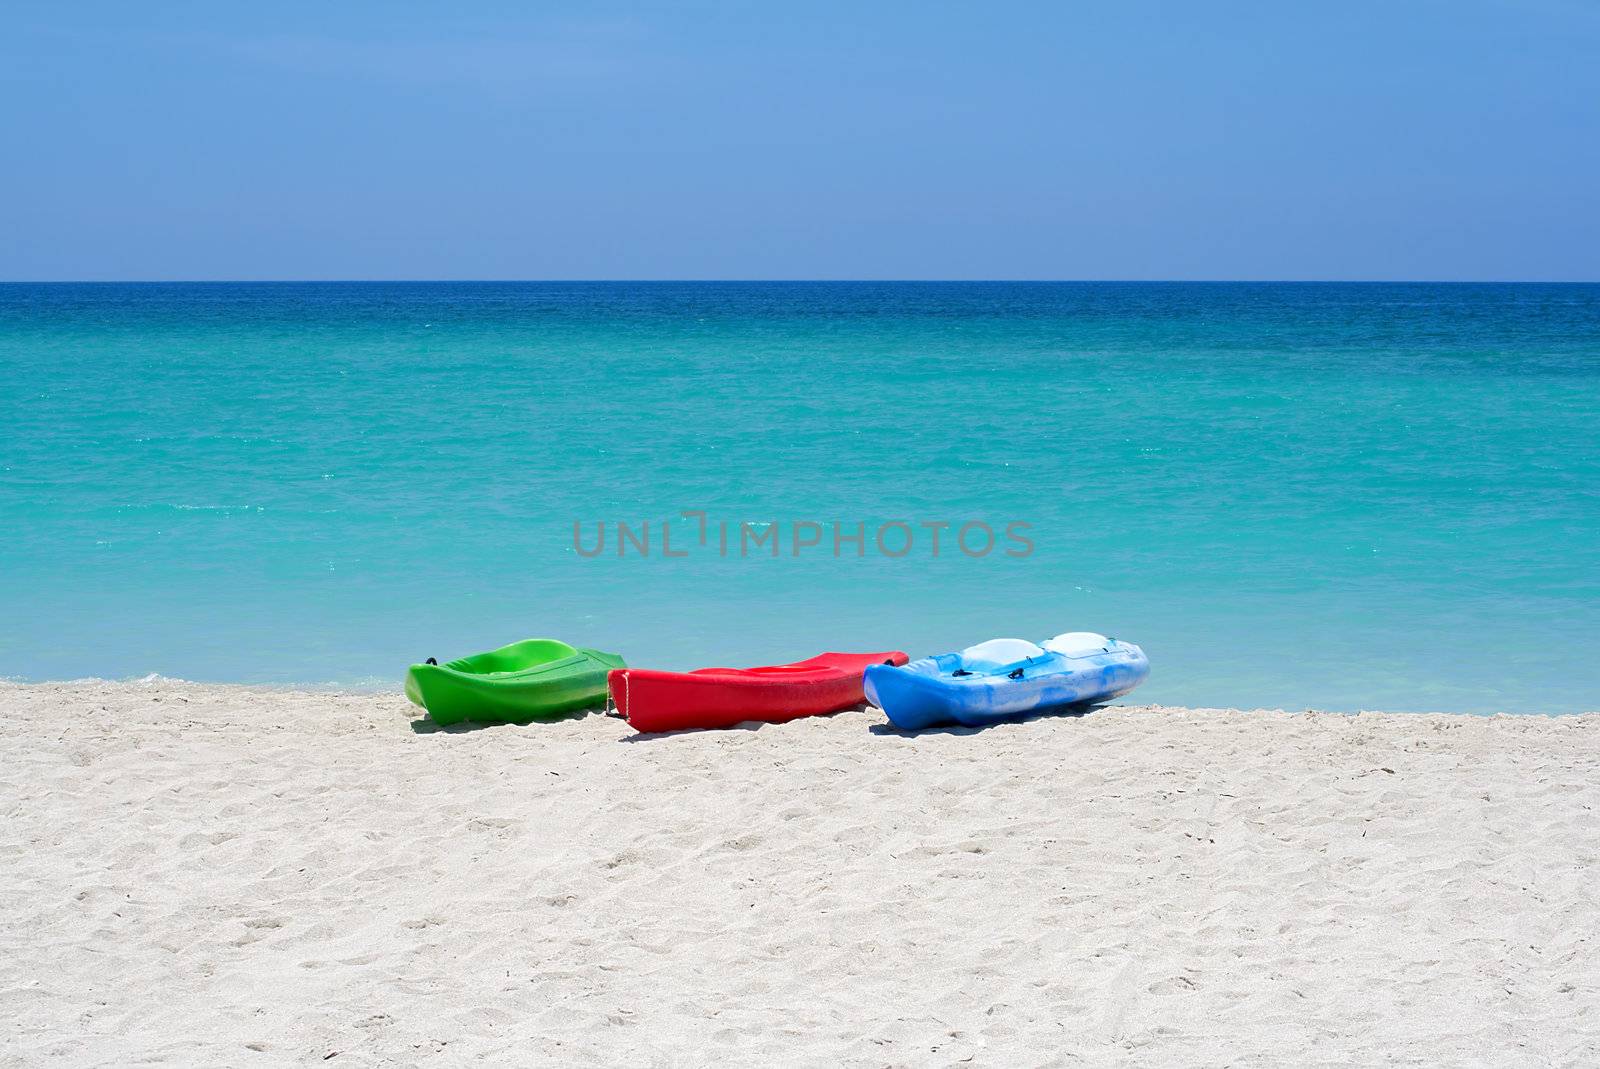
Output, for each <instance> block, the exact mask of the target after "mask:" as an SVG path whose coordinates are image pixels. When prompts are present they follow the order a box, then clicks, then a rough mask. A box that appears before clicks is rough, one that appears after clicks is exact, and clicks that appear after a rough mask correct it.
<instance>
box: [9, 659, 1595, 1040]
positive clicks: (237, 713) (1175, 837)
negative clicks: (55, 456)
mask: <svg viewBox="0 0 1600 1069" xmlns="http://www.w3.org/2000/svg"><path fill="white" fill-rule="evenodd" d="M415 712H416V711H415V710H413V709H412V708H411V707H410V706H408V705H407V704H406V703H405V701H404V700H403V699H402V698H401V697H399V696H398V695H370V694H334V693H310V692H291V691H279V690H252V689H247V688H240V687H228V686H209V685H195V684H186V683H177V682H171V681H165V680H161V681H153V682H148V683H99V682H90V683H63V684H47V685H17V684H3V685H0V732H3V733H4V742H3V752H4V761H3V764H0V804H3V811H4V814H5V821H4V826H3V832H0V834H3V837H4V838H3V845H0V859H3V864H0V906H3V909H4V916H5V922H4V925H3V928H0V992H3V999H4V1003H5V1005H6V1014H5V1016H6V1018H7V1024H6V1027H5V1038H4V1040H3V1047H0V1064H3V1065H6V1066H25V1065H26V1066H34V1065H41V1064H50V1065H56V1064H60V1065H132V1064H147V1063H148V1064H174V1065H255V1064H260V1065H270V1064H278V1063H306V1064H334V1065H341V1066H343V1065H409V1064H414V1063H419V1062H422V1063H427V1064H457V1063H465V1062H470V1061H474V1060H477V1059H484V1060H487V1061H490V1062H495V1063H506V1062H520V1063H539V1064H577V1063H587V1062H605V1063H610V1064H628V1065H670V1064H685V1065H687V1064H699V1063H703V1062H706V1061H721V1062H731V1063H742V1064H756V1063H757V1062H762V1061H775V1062H778V1063H781V1064H829V1063H842V1064H849V1065H872V1066H876V1065H946V1064H958V1063H971V1064H987V1065H1058V1064H1078V1063H1081V1064H1091V1065H1103V1064H1108V1063H1111V1064H1117V1063H1127V1064H1133V1063H1138V1064H1186V1065H1277V1064H1284V1063H1286V1062H1293V1063H1299V1064H1418V1065H1420V1064H1428V1065H1440V1064H1495V1065H1548V1064H1571V1065H1578V1064H1591V1065H1592V1064H1594V1063H1595V1062H1596V1061H1597V1060H1600V896H1597V894H1596V890H1595V873H1596V865H1597V864H1600V823H1597V820H1596V809H1597V807H1600V714H1588V715H1582V716H1568V717H1554V718H1547V717H1537V716H1523V717H1505V716H1502V717H1492V718H1483V717H1469V716H1451V715H1415V714H1382V713H1364V714H1361V715H1359V716H1346V715H1334V714H1320V713H1280V712H1239V711H1236V710H1213V709H1204V710H1188V709H1171V708H1155V707H1148V706H1126V707H1112V708H1107V709H1102V710H1099V711H1096V712H1093V713H1091V714H1088V715H1085V716H1081V717H1073V718H1056V719H1039V720H1032V721H1025V722H1020V723H1008V724H1004V725H1000V726H997V727H993V728H990V729H987V730H982V731H961V732H932V733H926V734H922V735H918V736H904V735H898V734H894V733H891V732H888V731H887V730H885V729H884V728H883V726H882V722H881V718H880V717H879V716H878V715H876V714H873V713H870V712H865V711H862V712H849V713H844V714H840V715H838V716H835V717H831V718H819V719H812V720H805V721H798V722H795V723H792V724H788V725H780V726H774V725H768V726H765V727H762V728H760V729H759V730H739V729H736V730H731V731H720V732H701V733H688V734H679V735H669V736H657V737H648V736H634V735H633V734H632V733H631V732H630V731H629V729H628V728H627V726H626V725H625V724H624V723H622V722H621V721H619V720H617V719H614V718H611V717H606V716H603V715H589V716H586V717H584V718H582V719H577V720H573V721H568V722H565V723H561V724H556V725H543V726H540V725H535V726H532V727H527V728H517V727H493V728H485V729H479V730H466V731H451V732H444V731H434V730H430V728H431V725H428V724H426V723H416V724H414V723H413V721H414V720H415Z"/></svg>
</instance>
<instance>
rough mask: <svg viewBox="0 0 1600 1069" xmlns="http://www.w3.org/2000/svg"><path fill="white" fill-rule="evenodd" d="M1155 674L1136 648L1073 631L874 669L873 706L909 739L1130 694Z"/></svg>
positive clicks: (869, 677) (870, 671)
mask: <svg viewBox="0 0 1600 1069" xmlns="http://www.w3.org/2000/svg"><path fill="white" fill-rule="evenodd" d="M1149 674H1150V659H1149V658H1148V657H1146V656H1145V655H1144V650H1142V649H1140V648H1139V647H1138V646H1135V645H1134V644H1133V643H1131V642H1122V641H1120V640H1118V639H1114V638H1107V637H1106V636H1104V635H1097V634H1095V633H1094V632H1092V631H1069V632H1068V633H1066V634H1064V635H1057V636H1056V637H1055V638H1053V639H1050V640H1049V641H1047V642H1044V643H1041V644H1039V645H1035V644H1033V643H1032V642H1027V641H1024V640H1023V639H1020V638H996V639H991V640H990V641H988V642H982V643H979V644H978V645H976V646H969V647H967V648H966V649H964V650H962V651H961V652H960V653H944V654H940V655H939V656H937V657H924V658H922V659H921V660H919V661H912V662H911V663H910V664H908V665H905V666H904V667H901V668H895V667H892V666H890V665H886V664H875V665H870V666H869V667H868V668H867V671H866V678H865V680H864V684H865V689H866V695H867V700H868V701H869V702H871V703H872V704H873V705H876V706H877V707H878V708H879V709H882V710H883V711H884V712H885V713H886V714H887V715H888V717H889V720H890V722H892V723H893V724H894V726H895V727H897V728H900V729H901V730H902V731H920V730H921V729H922V728H928V727H934V726H936V725H939V724H964V725H966V726H968V727H976V726H978V725H980V724H992V723H994V722H995V721H996V720H1004V719H1006V718H1007V717H1012V716H1021V715H1023V714H1026V713H1039V712H1046V711H1048V710H1051V709H1058V708H1061V707H1063V706H1068V705H1079V704H1082V703H1084V702H1097V701H1106V700H1109V699H1111V698H1115V697H1116V696H1117V695H1119V694H1126V693H1128V691H1130V690H1132V689H1133V688H1134V687H1137V686H1138V685H1139V684H1140V683H1143V682H1144V681H1145V678H1146V677H1147V676H1149Z"/></svg>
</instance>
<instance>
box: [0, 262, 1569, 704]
mask: <svg viewBox="0 0 1600 1069" xmlns="http://www.w3.org/2000/svg"><path fill="white" fill-rule="evenodd" d="M0 375H3V380H0V381H3V387H0V523H3V528H0V529H3V532H4V534H3V537H4V542H3V543H0V608H3V610H4V611H3V612H0V675H3V676H10V677H17V678H24V679H53V678H67V677H79V676H102V677H108V678H119V677H127V676H139V675H143V674H146V673H150V672H157V673H161V674H163V675H170V676H178V677H183V678H189V679H201V680H224V681H250V682H312V683H343V684H355V685H383V684H385V683H393V682H395V681H397V680H398V679H399V678H400V676H401V675H402V673H403V671H404V668H405V665H406V664H407V663H408V662H410V661H412V660H420V659H422V658H424V657H426V656H429V655H434V656H438V657H440V658H441V659H442V658H445V657H452V656H457V655H460V654H463V653H466V652H470V651H474V650H478V649H482V648H486V647H489V646H493V645H498V644H500V643H502V642H506V641H510V640H512V639H516V638H521V637H526V636H535V635H549V636H555V637H561V638H565V639H567V640H569V641H572V642H576V643H580V644H586V645H593V646H598V647H600V648H603V649H610V650H616V651H620V652H621V653H623V654H624V655H625V656H626V657H628V658H629V660H630V661H632V662H633V663H635V664H641V665H653V666H661V667H694V666H699V665H704V664H746V663H763V662H771V661H783V660H790V659H793V658H797V657H804V656H809V655H811V654H813V653H816V652H819V651H821V650H823V649H880V648H901V649H904V650H906V651H908V652H909V653H911V654H913V655H918V654H923V653H928V652H931V651H942V650H948V649H953V648H957V647H960V646H965V645H968V644H971V643H973V642H976V641H979V640H981V639H986V638H990V637H995V636H1018V637H1024V638H1032V639H1040V638H1044V637H1047V636H1049V635H1052V634H1055V633H1057V632H1060V631H1066V630H1074V629H1087V630H1099V631H1104V632H1108V633H1110V634H1113V635H1116V636H1118V637H1122V638H1127V639H1130V640H1133V641H1136V642H1140V643H1142V644H1143V645H1144V646H1145V648H1146V649H1147V650H1148V651H1149V653H1150V656H1151V660H1152V662H1153V665H1154V673H1153V675H1152V677H1151V680H1150V682H1149V683H1148V684H1147V685H1146V686H1145V688H1143V689H1142V690H1141V691H1140V692H1139V696H1140V697H1142V698H1145V699H1148V700H1152V701H1163V702H1171V703H1182V704H1190V705H1215V704H1225V705H1268V706H1285V707H1288V708H1295V709H1298V708H1305V707H1308V706H1312V707H1319V708H1331V709H1358V708H1383V709H1397V710H1412V709H1447V710H1468V711H1479V712H1488V711H1495V710H1511V711H1564V710H1577V709H1593V708H1600V286H1589V285H1550V286H1546V285H1424V284H1415V285H1333V284H1305V285H1300V284H1238V285H1234V284H1148V285H1147V284H1088V283H1084V284H1070V283H1063V284H1046V283H1040V284H1012V283H990V284H967V283H948V284H921V283H905V284H877V283H810V284H799V283H797V284H787V283H772V284H743V283H683V284H670V283H592V284H579V283H573V284H539V283H525V284H491V283H482V284H422V283H419V284H363V283H348V284H336V283H330V284H259V285H258V284H203V285H179V284H173V285H154V284H152V285H115V284H106V285H5V286H0ZM686 510H687V511H693V510H703V511H704V512H705V513H706V516H707V520H708V523H709V524H710V530H709V532H708V534H709V537H708V538H707V544H706V545H705V546H701V545H700V544H699V542H698V537H697V535H698V531H697V525H698V521H697V520H696V519H688V520H685V519H683V518H682V517H681V513H683V512H684V511H686ZM575 521H578V522H581V523H582V524H583V527H582V529H581V530H582V539H581V541H580V542H579V544H580V545H581V546H582V547H583V548H584V549H586V550H587V549H590V548H592V546H593V544H594V532H595V530H596V529H597V528H596V525H597V524H599V523H602V522H603V523H605V524H606V525H607V546H606V551H605V552H604V553H603V554H602V555H600V556H596V557H586V556H584V555H582V554H580V553H578V552H575V549H574V533H573V525H574V522H575ZM617 521H623V522H626V523H628V524H629V525H630V529H631V530H633V531H634V532H635V533H636V534H637V533H638V532H639V531H640V530H641V529H642V525H643V524H644V523H645V522H646V521H648V522H649V523H650V524H651V532H652V543H651V546H650V548H651V551H652V552H651V553H650V554H649V555H648V556H645V555H641V554H639V553H638V552H637V551H636V550H635V548H634V544H633V543H631V542H630V543H628V544H627V553H626V555H625V556H622V557H620V558H619V557H618V555H617V552H616V540H617V539H616V533H615V524H616V522H617ZM662 521H668V522H669V523H671V524H672V526H671V528H670V530H671V538H672V540H673V545H674V549H675V551H677V552H683V553H685V554H686V555H685V556H682V557H673V558H665V557H663V556H661V554H660V524H661V522H662ZM894 521H901V522H904V523H905V524H907V525H908V528H909V530H908V529H907V528H889V529H888V532H887V537H886V542H885V544H886V546H887V547H888V548H889V549H890V550H893V551H898V550H899V549H900V548H901V547H902V545H903V544H904V542H905V537H906V535H907V534H908V533H909V534H910V535H911V536H912V538H913V542H912V546H911V551H910V552H908V553H907V554H906V555H905V556H903V557H889V556H886V555H884V554H883V553H882V552H880V551H879V549H878V547H877V546H876V545H875V544H874V534H875V532H876V531H877V530H878V529H879V528H880V527H881V526H882V525H883V524H886V523H891V522H894ZM722 522H726V523H729V524H730V525H733V528H732V529H733V532H734V533H733V537H732V540H731V544H730V549H729V553H728V555H727V556H723V555H721V554H720V553H719V552H718V545H717V544H718V536H717V533H716V532H717V525H718V524H719V523H722ZM740 522H748V523H750V524H752V525H753V526H752V527H751V528H750V530H751V531H752V532H754V533H765V536H766V537H768V538H771V537H773V535H776V536H777V537H778V538H779V539H781V543H780V555H779V556H778V557H777V558H776V559H774V558H773V557H772V556H770V550H769V548H768V545H767V544H766V543H762V544H760V545H758V546H757V547H756V548H755V549H754V550H753V551H752V552H751V553H750V554H749V555H747V556H741V555H740V554H739V549H738V542H739V539H738V527H737V525H738V524H739V523H740ZM806 522H810V523H816V524H818V525H819V528H818V529H816V530H814V529H812V528H810V527H801V528H799V530H800V531H801V532H802V538H803V539H809V537H810V536H811V535H813V534H817V533H820V544H819V545H818V546H816V547H802V549H801V551H800V553H799V555H798V556H796V555H795V554H794V551H793V544H792V543H793V535H794V531H795V529H796V528H795V525H796V524H804V523H806ZM1014 522H1021V523H1027V524H1029V525H1030V526H1029V527H1027V528H1024V529H1020V530H1023V531H1024V532H1025V537H1027V539H1028V540H1029V541H1030V542H1031V543H1032V546H1033V551H1032V552H1031V553H1030V554H1028V555H1026V556H1007V555H1006V554H1005V553H1004V550H1005V549H1008V548H1009V549H1011V550H1013V551H1019V550H1020V549H1021V548H1022V547H1021V544H1020V543H1018V542H1016V541H1010V540H1007V539H1006V538H1005V537H1004V534H1003V531H1004V528H1005V526H1006V525H1007V524H1008V523H1014ZM836 523H837V524H840V525H842V533H843V534H846V535H848V534H853V533H854V531H855V529H856V525H857V524H862V525H864V528H863V529H864V531H865V533H866V546H865V553H864V555H862V556H857V555H856V550H855V545H854V543H853V542H848V541H847V542H843V543H842V544H841V547H840V551H841V555H840V556H838V557H835V556H834V555H833V545H832V541H833V534H834V527H833V525H834V524H836ZM938 523H949V524H951V527H950V528H946V529H941V533H942V538H943V542H942V544H941V547H940V549H941V552H940V554H939V555H938V556H933V555H932V553H931V552H930V550H931V547H930V545H929V536H930V534H931V531H932V530H933V529H932V528H929V527H925V526H923V525H924V524H938ZM966 523H983V524H987V525H989V526H990V527H991V528H992V529H993V530H995V532H996V533H997V535H998V536H999V538H998V543H997V547H996V548H995V549H994V550H993V551H992V552H990V553H989V554H988V555H986V556H982V557H975V556H968V555H966V554H964V553H962V552H961V551H960V550H959V549H957V548H954V547H952V545H951V542H952V540H953V538H954V535H955V533H956V530H957V528H959V527H960V526H961V525H962V524H966ZM766 524H772V525H774V526H773V528H772V529H770V530H769V529H768V528H767V527H765V526H761V525H766ZM969 535H971V537H969V539H968V543H969V546H970V547H971V548H974V549H977V548H982V543H983V537H982V533H981V528H976V527H974V528H971V529H969Z"/></svg>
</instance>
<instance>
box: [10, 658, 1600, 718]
mask: <svg viewBox="0 0 1600 1069" xmlns="http://www.w3.org/2000/svg"><path fill="white" fill-rule="evenodd" d="M66 687H70V688H94V687H107V688H122V687H127V688H134V687H140V688H146V689H158V688H163V687H165V688H172V689H175V690H178V689H183V688H201V689H203V690H207V691H212V690H215V691H218V692H221V693H228V692H237V693H239V694H241V695H243V694H256V695H261V696H263V697H267V698H282V697H294V696H302V697H321V698H373V699H384V698H398V700H399V701H400V702H401V704H405V705H408V706H409V703H408V702H406V700H405V697H404V695H403V693H402V692H403V689H404V687H405V677H404V676H396V677H394V678H393V679H384V680H374V681H373V682H372V684H371V685H370V686H363V685H359V684H355V683H341V682H329V683H307V682H303V681H302V682H292V683H235V682H225V681H217V680H197V679H185V678H183V677H181V676H167V675H161V674H160V673H158V672H152V673H150V674H149V675H145V676H130V677H128V678H125V679H106V678H104V677H101V676H82V677H78V678H75V679H23V678H20V677H16V676H0V697H3V695H4V691H5V690H7V689H11V690H42V689H48V688H66ZM1136 697H1137V692H1135V693H1134V694H1133V695H1124V696H1123V697H1121V698H1117V699H1115V700H1114V701H1112V702H1110V703H1108V704H1107V705H1104V706H1099V707H1096V708H1095V709H1093V710H1091V712H1098V711H1101V710H1102V709H1135V708H1137V709H1150V710H1159V711H1165V712H1179V713H1230V714H1232V713H1238V714H1247V715H1254V714H1281V715H1284V716H1307V715H1314V716H1346V717H1354V716H1402V717H1404V716H1442V717H1456V716H1459V717H1469V718H1472V719H1476V720H1493V719H1496V718H1500V717H1509V718H1513V719H1517V718H1523V717H1542V718H1546V719H1561V718H1565V717H1584V716H1600V707H1597V708H1594V709H1564V710H1556V711H1554V712H1551V711H1548V710H1543V709H1529V710H1526V711H1521V712H1519V711H1517V710H1514V709H1501V710H1496V711H1494V712H1483V713H1475V712H1463V711H1460V710H1454V709H1415V710H1404V709H1399V710H1397V709H1324V708H1319V707H1316V706H1305V707H1303V708H1298V709H1290V708H1287V707H1285V706H1264V705H1263V706H1248V705H1235V706H1229V705H1169V704H1166V703H1163V702H1140V701H1136V700H1130V698H1136ZM409 707H410V708H413V709H416V713H417V717H418V718H420V717H423V716H425V715H426V713H425V712H424V711H423V710H421V709H417V708H416V707H415V706H409ZM598 711H599V710H598V708H597V709H596V710H593V712H598ZM850 712H855V713H860V712H866V713H867V714H869V715H872V714H874V713H876V710H874V709H872V708H871V707H870V706H863V708H862V709H858V710H847V711H846V713H850ZM839 715H846V714H839ZM1076 715H1078V714H1069V715H1068V716H1067V717H1065V719H1072V718H1075V716H1076ZM1053 717H1056V718H1060V717H1057V714H1052V713H1044V714H1041V715H1039V716H1024V717H1022V718H1020V719H1019V720H1016V721H1010V722H1013V723H1024V722H1029V721H1032V720H1050V719H1052V718H1053ZM498 726H501V725H498V724H481V725H474V726H473V728H472V729H471V730H479V729H482V728H489V727H498ZM528 726H537V725H528ZM512 727H513V728H514V727H515V725H512ZM980 730H982V729H980Z"/></svg>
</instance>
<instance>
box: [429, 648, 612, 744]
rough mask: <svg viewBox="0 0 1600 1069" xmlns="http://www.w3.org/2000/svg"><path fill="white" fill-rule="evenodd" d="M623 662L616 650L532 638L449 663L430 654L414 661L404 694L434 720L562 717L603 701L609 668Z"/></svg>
mask: <svg viewBox="0 0 1600 1069" xmlns="http://www.w3.org/2000/svg"><path fill="white" fill-rule="evenodd" d="M624 667H626V665H624V664H623V663H622V658H621V657H618V656H617V655H616V654H614V653H601V652H600V651H599V650H585V649H577V648H575V647H572V646H569V645H567V644H566V643H565V642H557V641H556V640H555V639H551V638H530V639H524V640H523V641H521V642H513V643H512V644H511V645H509V646H501V647H500V648H499V649H497V650H490V651H489V652H488V653H474V654H473V655H472V656H470V657H462V658H461V659H460V660H455V661H449V662H447V663H445V664H436V663H434V662H433V660H432V658H429V663H427V664H414V665H412V666H411V670H410V671H409V672H407V673H406V697H408V698H410V699H411V700H412V701H413V702H415V703H416V704H418V705H420V706H422V707H423V708H424V709H426V710H428V715H429V716H430V717H432V718H433V722H434V723H436V724H459V723H460V722H461V721H463V720H478V721H492V722H495V723H506V724H526V723H529V722H530V721H534V720H559V719H561V718H562V717H564V716H566V715H567V714H568V713H571V712H575V711H577V710H579V709H594V708H597V707H599V706H602V705H604V704H605V703H606V673H607V672H609V671H610V670H611V669H613V668H624Z"/></svg>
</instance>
